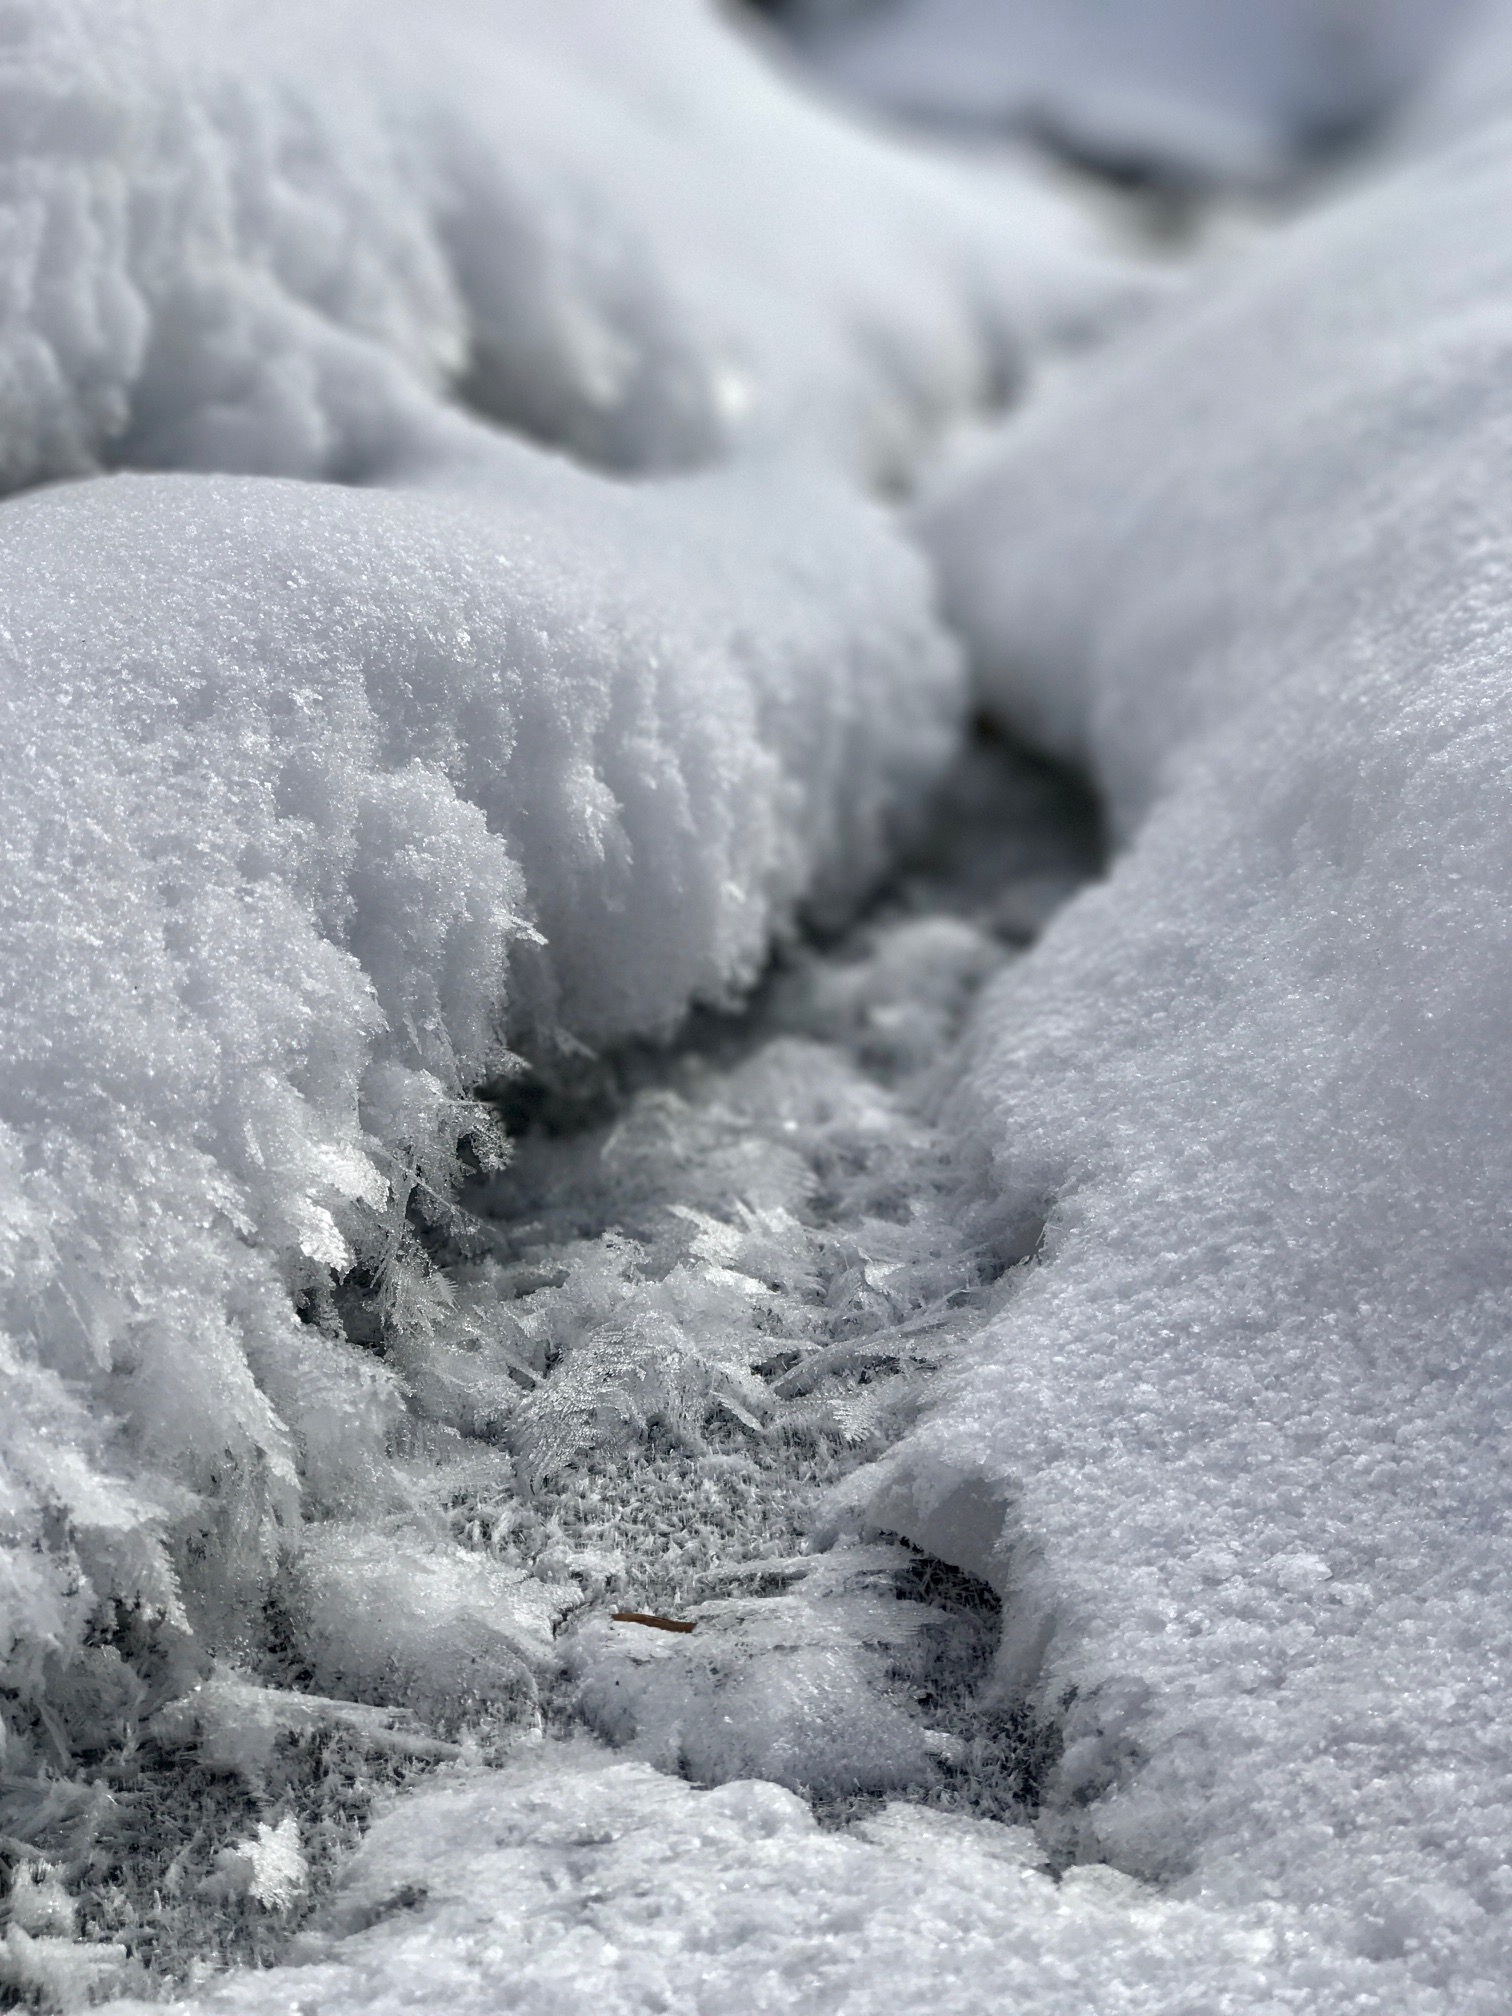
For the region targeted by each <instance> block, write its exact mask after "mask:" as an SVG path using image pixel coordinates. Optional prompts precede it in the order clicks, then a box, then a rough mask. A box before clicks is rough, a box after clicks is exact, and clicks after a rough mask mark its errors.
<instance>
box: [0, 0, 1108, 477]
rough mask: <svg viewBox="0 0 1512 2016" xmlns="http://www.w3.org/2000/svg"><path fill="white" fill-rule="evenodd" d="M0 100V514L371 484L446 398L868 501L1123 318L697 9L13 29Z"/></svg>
mask: <svg viewBox="0 0 1512 2016" xmlns="http://www.w3.org/2000/svg"><path fill="white" fill-rule="evenodd" d="M0 88H3V90H4V93H5V98H4V102H5V105H6V130H7V134H8V139H7V143H6V151H5V155H4V159H3V162H0V216H3V218H4V220H5V221H4V230H5V239H4V243H5V248H6V251H5V261H6V268H5V270H6V279H5V292H4V294H3V296H0V416H3V421H4V425H3V429H0V440H3V448H0V483H3V485H4V487H5V488H14V487H16V486H17V485H18V484H21V483H27V482H33V481H36V480H37V479H39V478H43V477H49V476H60V475H72V474H76V473H79V472H80V471H83V470H87V469H90V468H94V467H97V466H99V464H100V462H101V461H102V460H103V461H106V462H111V463H127V464H130V465H134V466H139V467H140V466H149V467H169V468H179V469H186V468H192V469H216V470H223V471H229V470H234V471H240V472H245V473H253V474H266V475H286V476H305V477H322V478H332V479H335V480H338V481H348V480H372V479H375V478H378V477H382V476H383V475H385V474H387V473H390V472H391V471H392V469H393V467H394V465H395V463H396V460H400V461H402V460H403V458H404V453H405V447H406V444H407V442H408V439H409V435H410V433H411V431H412V428H413V425H414V424H415V416H414V408H415V406H416V404H417V403H420V404H423V403H424V395H425V394H426V393H437V392H443V391H454V392H455V391H460V392H461V393H462V395H463V396H464V397H465V398H466V399H467V400H468V401H470V402H471V403H472V404H473V405H474V406H476V407H477V408H478V409H480V410H481V411H483V412H484V413H486V414H487V415H489V416H491V417H493V418H495V419H498V420H502V421H503V422H504V423H505V424H507V425H509V426H513V427H519V428H523V429H524V430H525V431H527V432H529V433H531V434H534V435H536V436H539V437H542V438H544V439H547V440H549V441H553V442H560V443H563V444H565V445H566V446H568V447H570V448H571V449H573V450H574V451H576V452H577V453H579V454H581V455H583V456H584V457H586V458H588V459H590V460H594V461H598V462H603V463H608V464H611V465H613V466H615V467H620V468H626V469H646V468H664V467H667V466H675V465H687V464H692V463H698V462H705V461H708V460H710V459H712V458H714V457H715V456H717V455H718V454H719V453H721V451H724V450H728V449H729V448H731V447H734V446H737V445H740V444H742V443H745V442H750V441H753V440H766V441H771V440H774V439H776V440H783V439H790V438H792V437H793V436H794V435H795V434H801V435H802V436H803V437H804V438H805V439H806V440H807V441H808V443H809V445H810V446H811V447H822V448H824V449H826V450H828V451H829V452H832V453H836V454H839V455H840V456H842V457H843V458H845V459H846V460H847V461H848V462H850V463H851V464H853V465H855V466H858V467H860V468H863V469H864V470H865V471H866V472H867V473H881V472H887V473H896V471H897V469H898V468H899V467H900V466H902V465H904V464H906V462H907V459H908V457H909V455H910V453H911V452H912V451H913V450H914V449H915V448H916V447H917V445H918V442H919V439H920V437H921V436H922V435H925V434H927V433H928V431H929V430H930V428H931V427H932V426H933V425H934V424H935V423H937V422H938V421H939V420H940V419H941V418H943V417H947V416H948V415H950V414H951V413H952V412H953V411H956V410H958V409H959V408H961V407H962V406H963V405H970V404H971V403H973V402H975V401H979V400H981V399H983V398H985V397H989V396H993V395H995V394H996V393H997V392H999V391H1000V390H1001V388H1002V387H1003V386H1004V385H1006V384H1008V383H1011V382H1012V381H1013V380H1014V379H1015V378H1016V377H1017V375H1018V374H1019V372H1020V370H1021V368H1022V364H1023V360H1024V356H1025V353H1026V350H1028V349H1031V348H1033V347H1034V346H1035V345H1036V344H1038V343H1042V342H1055V341H1060V340H1068V339H1077V338H1081V337H1085V336H1086V335H1087V334H1088V333H1090V332H1091V331H1093V330H1095V328H1096V327H1097V326H1098V325H1099V323H1100V322H1101V321H1103V320H1105V319H1106V318H1107V316H1108V315H1109V314H1110V313H1113V312H1116V311H1117V310H1118V309H1119V308H1120V306H1121V305H1123V306H1127V305H1129V304H1131V303H1132V302H1133V301H1134V300H1135V299H1137V297H1138V295H1139V294H1140V293H1141V291H1143V290H1142V289H1141V287H1140V285H1139V284H1137V283H1136V282H1135V281H1133V280H1131V279H1130V278H1129V277H1128V276H1127V275H1123V274H1120V273H1119V272H1118V271H1117V270H1116V269H1115V268H1114V267H1113V266H1112V265H1111V264H1110V263H1109V262H1108V261H1107V260H1105V259H1103V258H1102V257H1100V256H1099V255H1098V253H1097V251H1096V248H1095V245H1094V240H1093V234H1092V233H1091V232H1090V231H1088V229H1087V228H1086V226H1085V225H1084V224H1083V223H1082V221H1081V220H1080V219H1079V218H1078V216H1077V215H1076V213H1075V212H1074V211H1073V210H1072V209H1070V208H1069V207H1068V206H1067V205H1066V204H1065V203H1064V202H1063V201H1061V200H1059V199H1058V198H1056V197H1055V196H1053V195H1052V194H1051V193H1049V192H1048V191H1047V190H1045V189H1042V188H1039V187H1037V186H1036V185H1035V184H1034V183H1033V181H1032V180H1030V179H1029V178H1028V177H1026V176H1024V175H1019V176H1017V177H1010V176H1006V175H995V176H990V177H988V176H983V177H981V178H970V177H967V176H966V175H964V174H962V173H961V172H960V170H959V169H958V168H953V167H951V166H950V165H949V164H946V163H941V162H935V161H932V160H930V159H928V158H926V157H925V156H923V155H922V154H920V155H915V156H907V155H904V154H903V153H901V152H900V151H899V150H898V149H897V148H896V147H893V146H890V145H889V144H887V143H886V142H885V141H883V140H881V139H873V138H870V137H868V136H867V135H866V134H864V133H862V132H860V131H858V130H851V129H849V128H847V127H846V126H845V125H844V124H842V123H841V122H840V121H838V120H836V119H835V118H834V117H833V115H831V114H830V113H828V112H826V111H824V110H823V109H822V108H820V107H818V106H817V105H809V104H807V103H805V101H804V100H803V98H802V97H800V96H799V95H798V94H797V93H796V92H795V91H793V90H791V89H788V88H785V87H784V85H783V84H782V82H781V80H780V79H779V78H778V77H777V76H776V75H774V74H772V72H771V71H770V70H769V69H768V68H767V66H765V65H764V64H763V63H762V62H760V61H759V60H758V59H757V57H756V56H755V55H754V54H753V53H752V52H751V51H750V50H748V49H747V48H745V47H743V46H742V44H741V42H740V41H739V40H738V38H737V37H736V36H735V35H734V34H732V33H731V32H730V31H729V30H728V29H727V28H724V27H722V26H721V25H720V24H719V23H718V22H717V21H716V19H715V18H714V15H713V13H712V10H711V8H710V7H708V6H707V5H705V4H704V0H648V4H647V5H646V6H644V7H638V8H637V9H635V10H634V12H633V14H632V13H629V12H627V11H626V9H625V8H624V7H623V6H621V5H618V4H617V0H569V4H566V5H561V4H557V0H509V4H508V5H507V6H505V7H494V6H491V5H488V4H486V0H382V4H381V5H376V6H367V5H358V4H357V0H268V4H251V0H46V4H44V0H21V4H18V5H17V6H16V7H14V8H13V9H11V10H10V11H9V12H8V13H7V15H6V19H5V27H4V33H3V37H0ZM905 274H906V276H907V278H906V284H904V277H903V276H904V275H905Z"/></svg>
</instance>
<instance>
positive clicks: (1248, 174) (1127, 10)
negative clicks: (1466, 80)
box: [784, 0, 1474, 182]
mask: <svg viewBox="0 0 1512 2016" xmlns="http://www.w3.org/2000/svg"><path fill="white" fill-rule="evenodd" d="M1473 4H1474V0H1448V4H1445V0H1437V4H1436V0H1383V4H1367V5H1358V4H1351V0H1259V4H1257V0H1115V4H1111V5H1110V4H1106V0H1105V4H1091V0H1080V4H1076V0H1073V4H1067V0H902V4H893V5H878V4H872V5H870V6H869V5H867V4H866V0H861V4H860V5H857V6H852V7H845V6H841V7H834V6H828V5H826V4H825V0H807V4H804V0H799V4H797V5H795V6H793V7H791V8H789V9H786V10H784V11H785V12H789V13H791V14H792V15H793V16H794V17H796V21H797V23H798V25H799V27H800V30H802V29H804V28H805V27H806V29H807V32H806V34H805V35H804V41H805V45H806V47H808V48H809V50H810V51H811V53H812V54H813V55H814V57H815V59H816V61H817V63H818V66H819V69H820V71H821V74H823V75H824V76H826V77H827V78H829V79H831V80H832V81H834V82H835V83H836V84H838V85H840V86H841V87H842V88H843V89H845V90H848V91H853V92H856V93H858V94H859V95H860V96H861V97H863V98H866V99H870V100H873V101H875V102H877V103H879V104H881V105H883V106H886V107H888V108H890V109H892V110H894V111H898V112H902V113H906V114H911V115H914V116H915V117H919V116H922V117H923V118H925V119H927V120H930V121H933V122H935V123H938V124H944V125H967V126H984V125H986V126H992V127H997V128H1005V127H1016V128H1019V129H1024V130H1028V131H1029V132H1031V133H1034V132H1038V133H1040V134H1042V135H1044V136H1046V137H1049V138H1050V139H1052V140H1053V141H1055V142H1057V143H1058V144H1060V145H1061V146H1063V147H1067V148H1069V149H1070V150H1072V151H1073V152H1074V153H1076V154H1079V155H1085V156H1086V157H1087V158H1089V159H1090V160H1092V161H1095V162H1098V163H1100V164H1102V165H1104V166H1106V167H1111V168H1114V169H1133V170H1136V171H1137V170H1140V169H1144V170H1146V171H1153V172H1155V173H1156V174H1157V175H1158V174H1166V175H1172V176H1175V177H1177V178H1183V179H1184V178H1191V177H1195V178H1197V179H1198V180H1201V181H1208V180H1217V181H1219V182H1223V181H1228V180H1232V179H1239V180H1254V179H1257V178H1266V177H1270V176H1274V175H1277V174H1279V173H1281V172H1283V171H1284V170H1285V169H1286V168H1287V167H1288V166H1289V165H1293V164H1294V163H1295V161H1296V159H1297V157H1299V156H1306V155H1307V154H1309V153H1310V152H1313V151H1315V150H1317V149H1318V148H1319V147H1321V146H1327V145H1329V144H1332V143H1334V142H1336V141H1337V140H1338V139H1339V138H1340V137H1343V136H1346V135H1348V134H1350V133H1352V132H1353V131H1355V130H1356V129H1357V128H1359V127H1361V126H1363V125H1367V124H1369V123H1370V122H1371V121H1373V120H1374V119H1376V118H1378V117H1379V116H1380V115H1381V114H1382V113H1383V112H1385V111H1387V110H1389V109H1390V108H1391V107H1392V106H1393V105H1394V104H1395V103H1396V101H1397V100H1398V99H1400V98H1401V97H1403V96H1404V95H1405V94H1406V93H1407V92H1408V91H1409V89H1410V88H1411V87H1412V85H1413V84H1414V83H1415V82H1416V80H1417V78H1418V75H1419V72H1420V71H1421V70H1422V68H1423V67H1424V65H1425V63H1427V62H1428V61H1429V60H1430V59H1431V58H1432V57H1433V56H1434V55H1435V54H1436V53H1437V51H1438V50H1439V49H1440V48H1441V47H1442V46H1443V44H1444V43H1445V42H1446V40H1447V39H1448V38H1449V36H1450V34H1451V33H1452V31H1453V29H1454V28H1455V26H1456V25H1457V20H1458V17H1459V16H1460V15H1461V14H1462V13H1464V12H1465V11H1466V10H1467V7H1468V6H1473Z"/></svg>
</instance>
